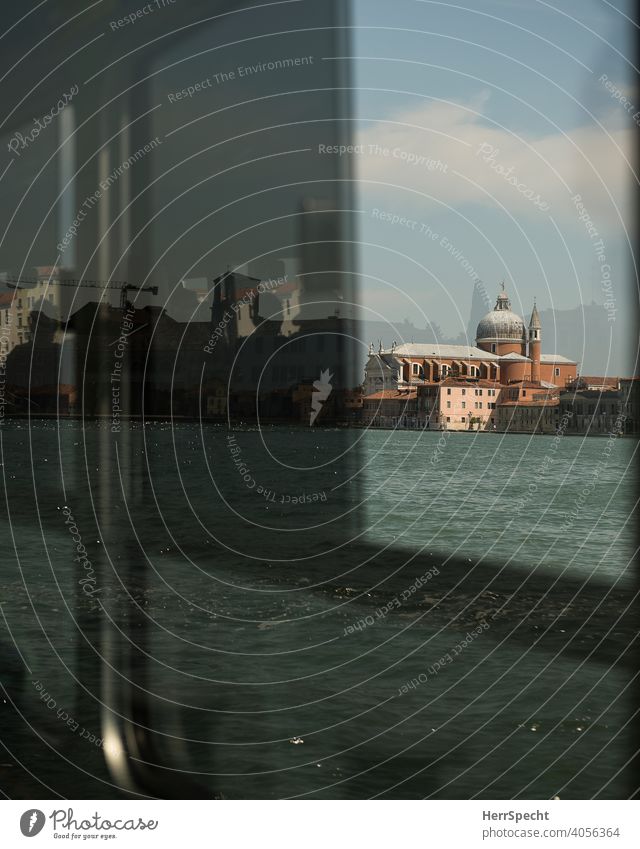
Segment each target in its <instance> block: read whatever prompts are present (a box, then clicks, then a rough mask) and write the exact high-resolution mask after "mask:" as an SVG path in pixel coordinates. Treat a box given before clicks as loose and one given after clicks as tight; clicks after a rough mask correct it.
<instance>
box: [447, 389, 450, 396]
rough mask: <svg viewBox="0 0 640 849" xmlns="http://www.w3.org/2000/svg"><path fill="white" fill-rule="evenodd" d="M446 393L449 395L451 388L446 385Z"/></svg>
mask: <svg viewBox="0 0 640 849" xmlns="http://www.w3.org/2000/svg"><path fill="white" fill-rule="evenodd" d="M447 395H451V389H450V388H449V387H447Z"/></svg>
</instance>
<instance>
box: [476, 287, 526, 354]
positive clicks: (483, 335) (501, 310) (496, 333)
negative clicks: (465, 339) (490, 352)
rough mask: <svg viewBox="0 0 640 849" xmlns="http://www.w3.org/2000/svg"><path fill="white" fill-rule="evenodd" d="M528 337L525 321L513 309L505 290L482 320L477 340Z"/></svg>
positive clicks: (514, 339)
mask: <svg viewBox="0 0 640 849" xmlns="http://www.w3.org/2000/svg"><path fill="white" fill-rule="evenodd" d="M526 338H527V331H526V328H525V324H524V321H523V320H522V319H521V318H520V316H519V315H516V314H515V313H514V312H512V311H511V301H510V300H509V298H508V297H507V295H506V293H505V292H504V290H503V291H502V292H500V294H499V295H498V300H497V301H496V305H495V307H494V308H493V309H492V310H491V312H488V313H487V314H486V315H485V317H484V318H483V319H481V320H480V323H479V324H478V327H477V330H476V342H522V341H523V340H524V341H526Z"/></svg>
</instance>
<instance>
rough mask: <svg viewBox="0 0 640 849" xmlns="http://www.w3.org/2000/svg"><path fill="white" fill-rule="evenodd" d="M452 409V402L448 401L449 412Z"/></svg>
mask: <svg viewBox="0 0 640 849" xmlns="http://www.w3.org/2000/svg"><path fill="white" fill-rule="evenodd" d="M450 409H451V401H447V410H450Z"/></svg>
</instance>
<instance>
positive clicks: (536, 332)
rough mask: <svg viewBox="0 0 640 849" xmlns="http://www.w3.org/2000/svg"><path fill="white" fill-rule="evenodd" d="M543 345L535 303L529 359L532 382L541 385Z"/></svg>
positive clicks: (534, 303) (530, 332)
mask: <svg viewBox="0 0 640 849" xmlns="http://www.w3.org/2000/svg"><path fill="white" fill-rule="evenodd" d="M541 345H542V325H541V324H540V316H539V315H538V308H537V306H536V302H535V300H534V302H533V312H532V313H531V321H530V322H529V358H530V360H531V380H532V382H533V383H540V348H541Z"/></svg>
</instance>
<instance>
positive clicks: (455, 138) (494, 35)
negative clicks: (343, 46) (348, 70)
mask: <svg viewBox="0 0 640 849" xmlns="http://www.w3.org/2000/svg"><path fill="white" fill-rule="evenodd" d="M467 2H468V0H467ZM630 10H631V5H630V4H629V3H626V2H618V3H615V4H611V3H607V2H604V0H563V2H562V3H560V2H559V0H555V5H554V3H547V2H542V0H514V2H507V0H474V2H473V3H469V2H468V8H465V6H464V0H460V3H459V4H453V3H443V2H430V0H425V2H422V0H398V2H394V3H388V2H383V0H362V1H361V2H358V3H356V6H355V18H354V24H355V25H356V29H355V44H354V53H355V56H356V62H355V81H354V82H355V87H356V91H357V93H356V96H355V103H354V107H355V111H356V114H357V116H358V123H357V131H356V133H355V139H354V141H355V142H356V143H357V144H359V145H360V146H361V147H360V149H359V150H358V151H357V152H356V153H354V155H353V164H354V166H355V168H356V173H357V176H358V179H359V184H358V185H359V192H358V198H357V209H358V213H357V219H358V221H359V233H358V236H359V239H360V241H361V243H362V249H361V256H360V260H361V271H362V273H363V287H362V288H363V292H364V299H365V304H366V305H367V312H368V313H369V317H370V318H372V319H373V318H380V317H382V318H387V319H391V320H402V319H403V318H405V317H406V318H409V320H410V321H412V322H413V324H414V325H416V326H418V327H425V326H428V325H429V323H431V322H435V323H437V324H438V325H439V326H440V327H441V328H442V329H443V331H444V332H445V333H447V334H448V335H450V336H457V335H458V334H459V333H460V332H462V331H464V330H465V329H466V325H467V322H468V318H469V309H470V304H471V295H472V291H473V286H474V281H475V280H477V279H478V278H479V279H481V280H482V283H483V291H486V300H487V304H488V308H491V307H492V306H493V303H494V302H495V297H496V294H497V292H498V290H499V288H500V284H501V282H502V281H503V280H504V282H505V286H506V289H507V291H508V293H509V295H510V297H511V300H512V303H513V308H514V310H515V311H516V312H518V313H520V314H521V315H525V316H527V317H528V315H529V314H530V312H531V307H532V305H533V300H534V298H536V300H537V304H538V307H539V308H540V309H548V308H554V309H556V310H564V309H571V308H575V307H576V306H577V305H579V304H581V303H582V304H590V303H592V302H594V301H595V302H596V303H598V304H601V305H602V309H603V310H604V311H605V312H606V317H607V322H606V329H607V330H608V331H609V334H610V340H609V343H610V348H611V361H610V364H609V365H610V369H609V373H610V372H611V368H613V370H614V371H615V370H616V367H617V370H618V371H619V370H626V371H630V370H632V369H633V356H631V355H630V352H629V351H628V350H626V348H625V345H626V343H627V342H628V341H629V340H630V339H631V338H632V334H633V332H634V323H633V309H634V304H635V302H636V300H637V291H636V287H635V285H634V283H633V280H634V278H635V273H634V269H633V266H632V257H631V252H630V247H629V244H630V240H631V236H630V233H631V231H632V222H631V188H632V186H633V184H634V181H635V180H636V176H635V172H634V162H633V159H632V144H633V135H634V131H635V130H637V126H636V123H634V119H633V115H634V114H635V113H636V112H637V113H638V116H637V118H636V121H637V122H640V96H639V93H638V91H637V90H634V88H633V87H632V85H631V80H632V71H633V66H632V62H633V60H634V54H633V45H632V40H631V30H632V26H631V24H630V22H629V20H628V19H627V18H626V17H625V15H628V14H630ZM603 75H604V77H603ZM622 98H626V101H623V100H622ZM577 196H579V197H577ZM543 334H544V329H543ZM546 334H547V335H546V337H544V336H543V338H544V341H543V349H546V350H547V351H554V350H557V352H558V353H561V352H562V351H561V348H562V340H561V339H553V338H552V339H550V338H549V336H550V335H551V336H552V337H553V334H554V329H553V328H547V329H546ZM471 341H473V340H471ZM545 343H546V344H545ZM603 365H604V364H603ZM603 373H604V369H603Z"/></svg>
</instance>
